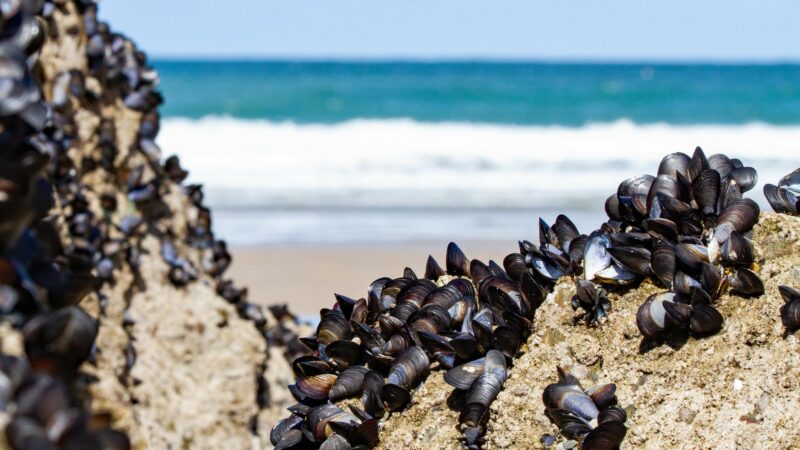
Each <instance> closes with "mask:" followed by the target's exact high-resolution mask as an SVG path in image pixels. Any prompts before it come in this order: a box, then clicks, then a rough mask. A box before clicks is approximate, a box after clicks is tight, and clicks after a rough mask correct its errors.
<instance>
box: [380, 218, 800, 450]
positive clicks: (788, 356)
mask: <svg viewBox="0 0 800 450" xmlns="http://www.w3.org/2000/svg"><path fill="white" fill-rule="evenodd" d="M753 240H754V243H755V246H756V250H757V254H758V257H757V263H756V266H757V267H756V270H757V272H758V273H759V274H760V275H761V277H762V279H763V280H764V283H765V288H766V294H765V295H764V296H762V297H760V298H754V299H742V298H739V297H734V296H730V295H724V296H723V297H722V298H721V299H719V300H718V305H719V309H720V312H721V313H722V314H723V315H724V316H725V326H724V329H723V330H722V332H720V333H719V334H717V335H715V336H712V337H709V338H705V339H693V338H689V339H688V340H682V339H679V338H678V337H677V336H670V337H668V338H666V339H665V340H661V341H656V342H643V339H642V336H641V335H640V333H639V331H638V329H637V328H636V310H637V309H638V307H639V305H640V304H641V303H642V302H643V301H644V300H645V299H646V298H647V297H648V296H649V295H650V294H652V293H655V292H659V291H660V289H659V288H658V287H656V286H654V285H652V284H650V283H644V284H642V285H641V286H640V287H638V288H636V289H631V290H628V291H627V292H616V293H615V292H612V293H610V298H611V300H612V304H613V311H612V312H611V314H609V316H608V321H607V322H606V323H604V324H603V325H602V326H600V327H598V328H587V327H586V326H585V325H583V323H577V324H576V323H574V321H573V312H572V308H571V307H570V305H569V303H570V299H571V298H572V295H573V293H574V285H573V283H572V281H569V280H566V279H563V280H562V281H561V283H559V285H558V286H557V288H556V290H555V291H554V293H553V294H551V295H550V296H549V297H548V299H547V301H546V302H545V303H544V304H543V305H542V307H541V308H540V309H539V311H538V312H537V314H536V320H535V332H534V334H533V335H532V336H531V337H530V339H529V340H528V342H527V345H525V346H523V349H522V355H521V356H519V357H518V358H517V359H516V360H515V361H514V366H513V368H512V369H511V370H510V372H509V379H508V381H507V382H506V384H505V386H504V389H503V391H502V392H501V393H500V395H499V397H498V398H497V400H496V401H495V402H494V403H493V404H492V416H491V420H490V423H489V426H488V432H487V434H486V445H485V448H487V449H500V448H505V449H528V448H539V447H542V444H541V441H540V439H541V437H542V435H544V434H556V433H557V432H558V430H557V428H556V427H555V426H554V425H552V424H551V423H550V422H549V420H548V419H547V417H546V416H545V415H544V406H543V404H542V392H543V390H544V388H545V386H547V385H548V384H550V383H552V382H555V381H556V379H557V376H556V370H555V368H556V365H561V366H562V367H565V368H568V369H570V370H572V371H573V373H575V374H576V375H577V376H578V377H579V378H580V379H581V381H582V382H583V384H584V385H585V386H591V385H593V384H599V383H607V382H613V383H616V384H617V395H618V398H619V400H620V403H621V405H622V406H623V407H625V408H626V410H627V412H628V414H629V420H628V423H627V425H628V428H629V430H628V435H627V437H626V440H625V442H624V444H623V447H624V448H645V449H661V448H685V449H694V448H722V449H727V448H731V449H733V448H793V447H796V446H797V445H800V415H798V414H797V412H798V405H800V342H798V338H797V336H796V335H793V334H787V333H785V331H784V328H783V326H782V325H781V322H780V316H779V312H778V311H779V308H780V306H781V305H782V304H783V300H782V299H781V297H780V295H779V293H778V286H779V285H782V284H789V285H794V286H798V285H800V218H797V217H788V216H778V215H776V214H771V213H765V214H762V217H761V220H760V223H759V225H757V226H756V227H755V229H754V232H753ZM452 390H453V389H452V388H451V387H450V386H448V385H447V384H446V383H444V382H443V379H442V372H441V371H438V372H434V373H433V374H431V376H430V377H429V378H428V380H427V381H426V382H425V384H424V385H423V386H422V387H421V388H420V389H419V390H418V391H417V392H416V393H415V395H414V400H413V402H414V403H413V405H412V406H411V407H410V408H409V409H408V410H407V411H405V412H402V413H399V414H394V415H392V416H391V417H390V418H389V419H387V420H386V421H385V426H384V428H383V430H382V432H381V448H386V449H394V448H406V449H430V448H446V449H450V448H452V449H456V448H458V443H457V439H458V431H457V423H458V414H457V413H456V412H454V411H451V410H450V409H449V408H448V406H447V398H448V396H449V395H450V393H451V392H452Z"/></svg>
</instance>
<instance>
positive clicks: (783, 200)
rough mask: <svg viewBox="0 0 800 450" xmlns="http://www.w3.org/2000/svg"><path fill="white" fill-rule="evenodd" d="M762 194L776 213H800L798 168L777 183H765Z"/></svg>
mask: <svg viewBox="0 0 800 450" xmlns="http://www.w3.org/2000/svg"><path fill="white" fill-rule="evenodd" d="M764 196H765V197H767V201H769V204H770V206H772V209H774V210H775V212H777V213H783V214H790V215H793V216H796V215H798V214H800V169H797V170H795V171H794V172H792V173H790V174H789V175H786V176H785V177H783V178H781V179H780V181H779V182H778V185H777V186H775V185H774V184H765V185H764Z"/></svg>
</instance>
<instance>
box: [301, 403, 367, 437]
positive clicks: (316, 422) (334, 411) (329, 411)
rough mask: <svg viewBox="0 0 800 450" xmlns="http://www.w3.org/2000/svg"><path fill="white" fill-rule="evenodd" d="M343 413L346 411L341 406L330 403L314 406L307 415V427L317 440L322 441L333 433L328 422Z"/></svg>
mask: <svg viewBox="0 0 800 450" xmlns="http://www.w3.org/2000/svg"><path fill="white" fill-rule="evenodd" d="M342 413H344V411H343V410H342V409H341V408H339V407H338V406H336V405H332V404H330V403H327V404H324V405H320V406H317V407H315V408H312V409H311V410H310V411H309V412H308V415H307V416H306V428H307V429H308V430H309V431H310V432H311V435H312V437H313V439H314V440H315V441H316V442H322V441H324V440H325V439H326V438H327V437H328V435H330V434H331V433H333V431H332V430H331V429H330V427H329V426H328V423H329V422H330V421H331V420H332V419H333V418H334V417H336V416H337V415H339V414H342ZM354 418H355V416H354Z"/></svg>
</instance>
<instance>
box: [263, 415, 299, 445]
mask: <svg viewBox="0 0 800 450" xmlns="http://www.w3.org/2000/svg"><path fill="white" fill-rule="evenodd" d="M303 422H304V420H303V418H302V417H300V416H296V415H294V414H292V415H290V416H289V417H287V418H285V419H281V420H279V421H278V423H276V424H275V426H274V427H272V430H271V431H270V433H269V440H270V442H271V443H272V445H277V444H278V442H280V441H281V440H282V439H283V437H284V436H285V435H286V433H287V432H289V431H291V430H297V429H298V428H300V426H301V425H302V424H303Z"/></svg>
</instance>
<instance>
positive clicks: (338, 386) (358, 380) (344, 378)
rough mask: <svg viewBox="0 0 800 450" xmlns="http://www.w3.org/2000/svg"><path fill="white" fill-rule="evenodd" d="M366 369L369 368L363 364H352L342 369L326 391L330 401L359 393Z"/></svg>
mask: <svg viewBox="0 0 800 450" xmlns="http://www.w3.org/2000/svg"><path fill="white" fill-rule="evenodd" d="M368 371H369V370H368V369H367V368H366V367H363V366H353V367H349V368H347V369H345V370H343V371H342V373H340V374H339V377H338V378H337V379H336V382H335V383H333V386H332V387H331V389H330V391H329V392H328V399H330V401H332V402H338V401H339V400H342V399H345V398H347V397H353V396H356V395H359V394H361V387H362V385H363V383H364V375H366V374H367V372H368Z"/></svg>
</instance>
